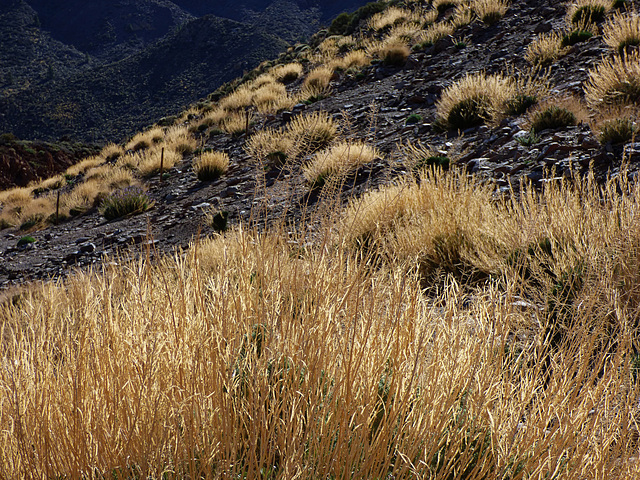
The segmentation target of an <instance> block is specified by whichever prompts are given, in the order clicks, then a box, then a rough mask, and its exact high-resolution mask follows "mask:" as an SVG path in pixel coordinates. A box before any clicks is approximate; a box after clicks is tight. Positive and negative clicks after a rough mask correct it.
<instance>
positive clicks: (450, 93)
mask: <svg viewBox="0 0 640 480" xmlns="http://www.w3.org/2000/svg"><path fill="white" fill-rule="evenodd" d="M515 93H516V84H515V82H514V80H513V79H512V78H510V77H504V76H502V75H487V74H485V73H482V72H481V73H476V74H467V75H465V76H464V77H462V78H461V79H460V80H458V81H457V82H455V83H453V84H452V85H450V86H448V87H447V88H445V89H444V91H443V92H442V95H441V96H440V99H439V100H438V102H437V103H436V112H437V115H438V118H439V119H440V121H441V122H444V123H446V124H447V125H448V126H449V127H451V128H459V129H465V128H468V127H472V126H475V125H479V124H481V123H484V122H489V121H495V120H498V119H499V118H500V115H502V112H503V111H504V108H505V104H506V102H507V100H509V99H510V98H512V97H513V96H514V95H515Z"/></svg>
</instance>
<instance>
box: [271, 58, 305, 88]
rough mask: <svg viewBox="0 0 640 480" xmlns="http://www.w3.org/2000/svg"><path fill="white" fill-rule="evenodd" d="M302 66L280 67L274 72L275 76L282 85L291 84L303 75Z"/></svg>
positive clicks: (296, 64) (289, 65)
mask: <svg viewBox="0 0 640 480" xmlns="http://www.w3.org/2000/svg"><path fill="white" fill-rule="evenodd" d="M302 70H303V69H302V65H301V64H299V63H287V64H286V65H279V66H277V67H275V68H274V69H273V71H272V74H273V76H274V77H275V78H276V80H277V81H279V82H281V83H285V84H286V83H291V82H293V81H295V80H297V79H298V77H300V75H302Z"/></svg>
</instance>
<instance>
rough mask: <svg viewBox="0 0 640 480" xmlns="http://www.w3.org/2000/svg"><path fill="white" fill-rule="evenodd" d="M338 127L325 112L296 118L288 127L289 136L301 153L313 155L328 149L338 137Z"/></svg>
mask: <svg viewBox="0 0 640 480" xmlns="http://www.w3.org/2000/svg"><path fill="white" fill-rule="evenodd" d="M337 133H338V126H337V125H336V123H335V122H334V120H333V118H332V117H331V116H330V115H329V114H328V113H327V112H323V111H318V112H312V113H310V114H306V115H298V116H296V117H295V118H294V119H293V120H291V122H290V123H289V125H288V126H287V134H288V135H289V138H291V139H292V140H293V142H294V148H295V149H296V151H299V152H306V153H312V152H315V151H317V150H319V149H321V148H324V147H326V146H327V145H329V143H330V142H331V141H332V140H333V139H334V138H335V137H336V135H337Z"/></svg>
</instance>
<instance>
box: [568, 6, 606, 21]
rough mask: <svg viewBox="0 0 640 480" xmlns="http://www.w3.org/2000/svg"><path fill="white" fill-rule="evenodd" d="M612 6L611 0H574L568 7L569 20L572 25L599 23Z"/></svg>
mask: <svg viewBox="0 0 640 480" xmlns="http://www.w3.org/2000/svg"><path fill="white" fill-rule="evenodd" d="M611 8H612V2H611V0H574V1H573V2H572V3H571V4H570V5H569V7H568V8H567V20H568V23H569V24H571V25H580V24H583V25H584V24H597V23H600V22H602V21H603V20H604V19H605V17H606V15H607V13H609V12H610V11H611Z"/></svg>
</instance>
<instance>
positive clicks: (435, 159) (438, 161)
mask: <svg viewBox="0 0 640 480" xmlns="http://www.w3.org/2000/svg"><path fill="white" fill-rule="evenodd" d="M450 163H451V161H450V160H449V157H447V156H446V155H432V156H430V157H425V158H423V159H422V160H420V161H418V162H417V163H416V164H415V166H414V167H413V172H414V173H418V172H420V171H421V170H424V169H425V168H433V167H438V168H441V169H442V170H449V165H450Z"/></svg>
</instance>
